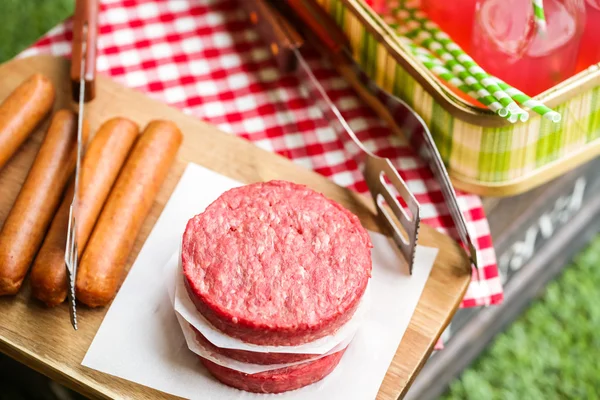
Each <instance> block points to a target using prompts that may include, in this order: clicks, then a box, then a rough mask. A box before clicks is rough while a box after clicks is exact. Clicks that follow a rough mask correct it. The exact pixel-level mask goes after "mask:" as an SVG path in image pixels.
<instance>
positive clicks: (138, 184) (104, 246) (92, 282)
mask: <svg viewBox="0 0 600 400" xmlns="http://www.w3.org/2000/svg"><path fill="white" fill-rule="evenodd" d="M181 141H182V134H181V132H180V131H179V129H178V128H177V126H176V125H175V124H173V123H172V122H168V121H152V122H150V123H149V124H148V126H147V127H146V129H145V130H144V132H143V133H142V135H141V136H140V138H139V139H138V142H137V143H136V145H135V147H134V148H133V150H132V152H131V155H130V156H129V158H128V160H127V162H126V163H125V166H124V167H123V170H122V171H121V173H120V174H119V177H118V178H117V182H116V184H115V187H114V188H113V190H112V192H111V193H110V196H109V197H108V200H107V201H106V205H105V206H104V209H103V210H102V213H101V214H100V218H99V220H98V223H97V224H96V227H95V228H94V231H93V232H92V237H91V238H90V240H89V242H88V245H87V247H86V248H85V251H84V252H83V257H82V259H81V262H80V263H79V270H78V271H77V282H76V288H75V293H76V295H77V299H78V300H79V301H80V302H82V303H84V304H86V305H88V306H90V307H98V306H104V305H106V304H108V303H109V302H110V301H111V300H112V299H113V297H114V296H115V294H116V292H117V290H118V287H119V286H120V284H121V281H122V280H123V278H124V275H125V267H126V263H127V258H128V256H129V253H130V252H131V250H132V248H133V244H134V242H135V238H136V236H137V234H138V233H139V231H140V229H141V227H142V224H143V222H144V220H145V219H146V216H147V215H148V213H149V212H150V208H151V207H152V204H153V202H154V198H155V197H156V194H157V192H158V190H159V188H160V186H161V185H162V183H163V181H164V180H165V178H166V176H167V173H168V171H169V168H170V166H171V164H172V163H173V161H174V160H175V155H176V154H177V150H178V149H179V146H180V144H181Z"/></svg>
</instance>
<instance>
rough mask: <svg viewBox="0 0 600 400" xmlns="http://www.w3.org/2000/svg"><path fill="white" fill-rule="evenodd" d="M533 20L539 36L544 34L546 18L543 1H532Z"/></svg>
mask: <svg viewBox="0 0 600 400" xmlns="http://www.w3.org/2000/svg"><path fill="white" fill-rule="evenodd" d="M531 4H532V5H533V20H534V21H535V26H536V27H537V31H538V33H540V34H544V33H546V16H545V14H544V0H532V1H531Z"/></svg>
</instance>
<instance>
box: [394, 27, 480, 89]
mask: <svg viewBox="0 0 600 400" xmlns="http://www.w3.org/2000/svg"><path fill="white" fill-rule="evenodd" d="M401 39H403V40H401V41H402V43H404V45H406V46H407V47H408V48H409V49H410V51H411V53H412V54H413V55H414V56H415V57H416V58H417V60H419V61H420V62H421V63H422V64H423V65H424V66H425V67H426V68H427V69H429V70H430V71H431V72H433V74H434V75H435V76H437V77H439V78H441V79H443V80H445V81H446V82H448V83H450V84H451V85H452V86H455V87H457V88H458V89H459V90H460V91H461V92H463V93H465V94H467V95H468V96H471V97H472V98H474V99H477V93H475V92H473V91H472V90H471V88H470V87H469V85H467V84H466V83H465V82H464V81H463V80H462V79H460V78H459V77H457V76H456V75H454V74H453V73H452V72H450V70H448V68H446V67H445V66H444V63H443V62H442V61H441V60H440V59H439V58H437V57H435V56H434V55H433V54H431V52H430V51H429V50H427V49H425V48H423V47H420V46H417V45H416V44H414V43H412V42H411V41H410V40H408V39H406V38H401Z"/></svg>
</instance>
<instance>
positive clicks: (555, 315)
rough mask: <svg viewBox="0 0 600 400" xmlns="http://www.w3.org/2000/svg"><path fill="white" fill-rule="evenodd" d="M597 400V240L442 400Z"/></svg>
mask: <svg viewBox="0 0 600 400" xmlns="http://www.w3.org/2000/svg"><path fill="white" fill-rule="evenodd" d="M599 396H600V235H599V236H597V237H596V238H595V240H594V241H592V243H590V245H589V246H588V248H587V249H586V250H584V251H583V252H582V253H580V254H579V255H578V256H577V257H575V259H574V260H573V262H572V263H571V265H569V266H567V268H566V269H565V271H564V272H563V274H562V275H561V276H560V277H559V278H558V279H556V280H555V281H553V282H551V283H550V284H549V285H548V287H547V288H546V290H545V293H544V294H543V296H542V297H541V298H540V299H538V300H536V301H535V302H534V303H533V304H532V305H531V306H530V307H529V308H528V309H527V311H526V312H525V313H524V314H523V315H522V316H521V317H519V319H518V320H517V321H515V322H514V323H513V324H512V325H511V326H510V327H509V328H508V330H507V331H506V332H505V333H503V334H500V335H499V336H498V337H497V338H496V339H495V340H494V342H493V343H492V344H491V346H490V347H489V348H488V349H487V350H486V351H485V352H484V353H483V354H482V355H481V356H480V357H479V359H478V360H477V361H476V362H475V363H474V364H473V365H472V366H471V368H469V369H467V370H466V371H465V372H464V373H463V374H462V376H461V378H460V379H459V380H457V381H455V382H454V383H453V384H452V385H451V388H450V390H449V392H448V393H447V394H446V395H445V396H444V397H443V398H444V399H447V400H454V399H461V400H462V399H468V400H471V399H472V400H482V399H485V400H492V399H502V400H509V399H515V400H517V399H518V400H520V399H544V400H546V399H547V400H550V399H597V398H599Z"/></svg>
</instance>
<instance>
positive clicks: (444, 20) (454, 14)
mask: <svg viewBox="0 0 600 400" xmlns="http://www.w3.org/2000/svg"><path fill="white" fill-rule="evenodd" d="M476 4H477V0H421V8H422V9H423V11H425V13H427V16H428V17H429V18H430V19H431V20H432V21H433V22H435V23H436V24H438V25H439V26H440V28H441V29H442V30H443V31H444V32H446V33H447V34H448V35H450V37H451V38H452V40H453V41H454V42H456V43H457V44H458V45H459V46H460V47H462V48H463V50H465V51H467V52H468V51H469V46H470V45H471V34H472V32H473V19H474V17H475V5H476Z"/></svg>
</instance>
